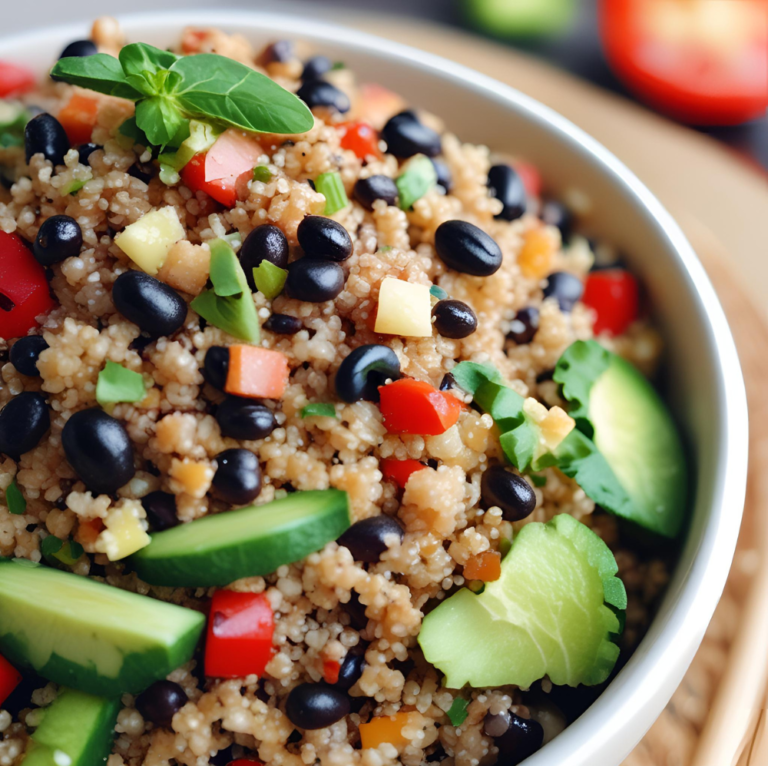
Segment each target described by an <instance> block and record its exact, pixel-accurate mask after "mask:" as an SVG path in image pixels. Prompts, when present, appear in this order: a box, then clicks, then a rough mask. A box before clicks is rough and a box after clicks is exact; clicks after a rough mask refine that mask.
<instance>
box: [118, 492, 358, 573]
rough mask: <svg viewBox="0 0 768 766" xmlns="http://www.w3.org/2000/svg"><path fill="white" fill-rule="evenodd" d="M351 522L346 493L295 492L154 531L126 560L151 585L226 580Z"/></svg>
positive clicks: (325, 538)
mask: <svg viewBox="0 0 768 766" xmlns="http://www.w3.org/2000/svg"><path fill="white" fill-rule="evenodd" d="M350 524H351V520H350V516H349V500H348V498H347V493H346V492H342V491H341V490H338V489H325V490H311V491H308V492H295V493H293V494H291V495H288V496H287V497H284V498H281V499H280V500H273V501H272V502H271V503H267V504H266V505H260V506H254V505H252V506H248V507H247V508H240V509H238V510H236V511H227V512H225V513H217V514H216V515H214V516H205V517H203V518H202V519H198V520H197V521H192V522H190V523H189V524H182V525H181V526H178V527H174V528H173V529H167V530H165V531H164V532H157V533H156V534H153V535H152V542H151V543H150V544H149V545H148V546H147V547H146V548H142V549H141V550H140V551H139V552H138V553H135V554H134V555H133V556H131V558H130V559H129V561H130V562H131V564H132V565H133V567H134V569H135V570H136V572H137V574H138V575H139V577H140V578H141V579H142V580H144V581H145V582H148V583H151V584H152V585H174V586H186V587H209V586H211V585H228V584H229V583H231V582H234V581H235V580H239V579H240V578H241V577H254V576H256V575H266V574H271V573H272V572H274V571H275V570H276V569H277V568H278V567H280V566H282V565H283V564H292V563H293V562H294V561H299V560H300V559H303V558H304V557H305V556H308V555H309V554H310V553H314V552H315V551H318V550H320V549H321V548H322V547H323V546H324V545H325V544H326V543H329V542H330V541H331V540H335V539H336V538H337V537H339V535H341V533H342V532H344V531H345V530H346V529H347V528H348V527H349V525H350Z"/></svg>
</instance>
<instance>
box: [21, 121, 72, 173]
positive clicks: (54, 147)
mask: <svg viewBox="0 0 768 766" xmlns="http://www.w3.org/2000/svg"><path fill="white" fill-rule="evenodd" d="M24 151H25V154H26V158H27V162H29V161H30V160H31V159H32V157H33V156H34V155H35V154H42V155H43V156H44V157H45V159H47V160H50V161H51V162H52V163H53V164H54V165H63V164H64V155H65V154H66V153H67V152H68V151H69V139H68V138H67V133H66V131H65V130H64V128H63V127H61V123H60V122H59V121H58V120H57V119H56V118H55V117H54V116H53V115H52V114H48V112H43V113H42V114H38V115H37V116H36V117H33V118H32V119H31V120H30V121H29V122H28V123H27V125H26V127H25V128H24Z"/></svg>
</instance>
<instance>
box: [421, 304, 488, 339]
mask: <svg viewBox="0 0 768 766" xmlns="http://www.w3.org/2000/svg"><path fill="white" fill-rule="evenodd" d="M432 316H433V317H434V319H435V329H436V330H437V331H438V332H439V333H440V335H442V336H443V337H444V338H454V339H459V338H466V337H467V336H469V335H472V333H473V332H474V331H475V330H477V314H475V312H474V311H473V310H472V307H471V306H468V305H467V304H466V303H464V302H463V301H457V300H454V299H452V298H446V299H445V300H442V301H438V302H437V303H436V304H435V305H434V307H433V309H432Z"/></svg>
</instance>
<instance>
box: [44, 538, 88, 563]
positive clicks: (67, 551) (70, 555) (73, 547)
mask: <svg viewBox="0 0 768 766" xmlns="http://www.w3.org/2000/svg"><path fill="white" fill-rule="evenodd" d="M45 539H46V540H48V539H49V538H47V537H46V538H45ZM83 552H84V550H83V546H82V545H80V543H76V542H75V541H74V540H67V541H66V542H65V543H64V545H61V546H60V547H59V549H58V550H57V551H55V552H54V553H53V558H55V559H57V560H58V561H60V562H61V563H62V564H64V565H65V566H68V567H71V566H74V565H75V564H76V563H77V560H78V559H79V558H80V556H82V555H83Z"/></svg>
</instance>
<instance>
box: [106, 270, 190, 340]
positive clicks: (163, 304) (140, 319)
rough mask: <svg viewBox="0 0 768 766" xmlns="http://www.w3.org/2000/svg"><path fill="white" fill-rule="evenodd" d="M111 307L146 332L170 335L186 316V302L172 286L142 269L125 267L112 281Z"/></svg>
mask: <svg viewBox="0 0 768 766" xmlns="http://www.w3.org/2000/svg"><path fill="white" fill-rule="evenodd" d="M112 300H113V302H114V304H115V308H116V309H117V310H118V311H119V312H120V313H121V314H122V315H123V316H124V317H125V318H126V319H127V320H128V321H129V322H133V323H134V324H135V325H138V326H139V328H140V329H142V330H143V331H144V332H145V333H147V335H150V336H151V337H153V338H159V337H161V336H163V335H173V333H175V332H176V330H178V329H179V328H180V327H181V326H182V325H183V324H184V320H185V319H186V318H187V304H186V303H185V301H184V299H183V298H182V297H181V296H180V295H179V294H178V293H177V292H176V291H175V290H174V289H173V288H172V287H169V286H168V285H166V284H165V282H161V281H160V280H159V279H155V278H154V277H152V276H150V275H149V274H145V273H144V272H143V271H126V272H125V273H124V274H121V275H120V276H119V277H118V278H117V279H116V280H115V283H114V285H112Z"/></svg>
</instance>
